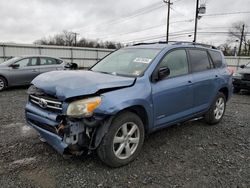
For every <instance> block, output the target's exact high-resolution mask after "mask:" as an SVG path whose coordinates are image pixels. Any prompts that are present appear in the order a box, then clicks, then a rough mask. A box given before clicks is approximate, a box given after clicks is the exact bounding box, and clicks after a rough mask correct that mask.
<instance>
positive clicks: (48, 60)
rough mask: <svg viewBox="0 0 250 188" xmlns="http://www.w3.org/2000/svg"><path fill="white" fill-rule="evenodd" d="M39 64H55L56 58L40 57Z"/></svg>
mask: <svg viewBox="0 0 250 188" xmlns="http://www.w3.org/2000/svg"><path fill="white" fill-rule="evenodd" d="M40 64H41V65H56V64H58V63H57V60H56V59H54V58H50V57H41V58H40Z"/></svg>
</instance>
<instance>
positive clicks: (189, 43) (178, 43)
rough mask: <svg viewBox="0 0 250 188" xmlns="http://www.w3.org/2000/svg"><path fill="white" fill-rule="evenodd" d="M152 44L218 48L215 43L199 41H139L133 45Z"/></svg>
mask: <svg viewBox="0 0 250 188" xmlns="http://www.w3.org/2000/svg"><path fill="white" fill-rule="evenodd" d="M150 44H171V45H181V44H187V45H194V46H203V47H206V48H212V49H217V48H216V47H215V46H213V45H209V44H203V43H197V42H189V41H169V42H166V41H158V42H149V43H143V42H142V43H137V44H133V46H139V45H150Z"/></svg>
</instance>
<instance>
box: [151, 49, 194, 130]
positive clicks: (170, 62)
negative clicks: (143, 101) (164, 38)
mask: <svg viewBox="0 0 250 188" xmlns="http://www.w3.org/2000/svg"><path fill="white" fill-rule="evenodd" d="M160 67H168V68H169V70H170V75H169V76H168V77H167V78H165V79H163V80H160V81H158V82H156V83H152V96H153V105H154V120H155V126H157V127H161V126H164V124H166V123H170V122H175V121H176V120H179V119H180V118H185V117H186V116H188V115H190V114H192V108H193V86H192V77H191V75H189V66H188V60H187V53H186V50H185V49H177V50H174V51H171V52H169V53H168V54H167V55H166V56H165V57H164V58H163V60H162V61H161V62H160V66H159V67H158V68H160Z"/></svg>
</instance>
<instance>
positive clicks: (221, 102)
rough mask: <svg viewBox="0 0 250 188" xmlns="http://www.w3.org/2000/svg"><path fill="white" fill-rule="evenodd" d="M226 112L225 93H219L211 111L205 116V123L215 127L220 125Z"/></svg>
mask: <svg viewBox="0 0 250 188" xmlns="http://www.w3.org/2000/svg"><path fill="white" fill-rule="evenodd" d="M225 110H226V97H225V95H224V94H223V93H220V92H219V93H218V94H217V96H216V98H215V100H214V102H213V104H212V105H211V107H210V109H209V111H208V112H207V113H206V114H205V121H206V122H207V123H208V124H210V125H214V124H217V123H219V122H220V121H221V120H222V118H223V116H224V113H225Z"/></svg>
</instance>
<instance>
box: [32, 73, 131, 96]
mask: <svg viewBox="0 0 250 188" xmlns="http://www.w3.org/2000/svg"><path fill="white" fill-rule="evenodd" d="M134 80H135V78H129V77H121V76H115V75H110V74H103V73H98V72H93V71H52V72H48V73H44V74H41V75H39V76H37V77H36V78H35V79H34V80H33V81H32V84H33V85H35V86H36V87H37V88H39V89H41V90H42V91H44V92H45V93H47V94H49V95H52V96H56V97H57V98H58V99H60V100H65V99H67V98H72V97H77V96H84V95H90V94H94V93H96V92H98V91H99V90H101V89H111V88H120V87H128V86H131V85H132V84H133V83H134Z"/></svg>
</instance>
